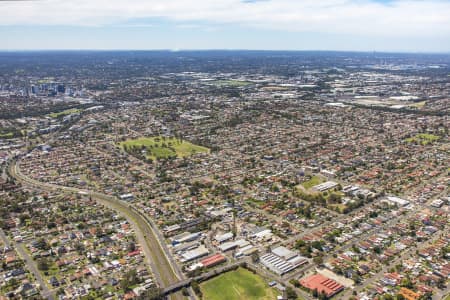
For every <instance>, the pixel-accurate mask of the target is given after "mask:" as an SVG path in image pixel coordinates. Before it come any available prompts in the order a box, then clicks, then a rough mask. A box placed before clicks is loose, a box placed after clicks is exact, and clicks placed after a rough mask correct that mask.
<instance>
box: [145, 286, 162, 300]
mask: <svg viewBox="0 0 450 300" xmlns="http://www.w3.org/2000/svg"><path fill="white" fill-rule="evenodd" d="M139 299H142V300H163V299H164V295H163V291H162V289H160V288H158V287H153V288H150V289H148V290H146V291H144V292H143V293H142V294H141V295H139Z"/></svg>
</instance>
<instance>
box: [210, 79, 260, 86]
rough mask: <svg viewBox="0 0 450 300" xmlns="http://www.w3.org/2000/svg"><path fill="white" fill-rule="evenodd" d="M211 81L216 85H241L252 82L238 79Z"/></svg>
mask: <svg viewBox="0 0 450 300" xmlns="http://www.w3.org/2000/svg"><path fill="white" fill-rule="evenodd" d="M212 83H213V84H215V85H217V86H233V87H241V86H247V85H250V84H252V83H251V82H248V81H240V80H216V81H212Z"/></svg>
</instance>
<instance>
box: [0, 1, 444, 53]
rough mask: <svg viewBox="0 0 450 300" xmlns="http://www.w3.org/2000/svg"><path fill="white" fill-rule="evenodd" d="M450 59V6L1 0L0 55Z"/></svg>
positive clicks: (429, 3) (430, 3)
mask: <svg viewBox="0 0 450 300" xmlns="http://www.w3.org/2000/svg"><path fill="white" fill-rule="evenodd" d="M46 49H52V50H57V49H92V50H96V49H97V50H128V49H136V50H154V49H170V50H184V49H186V50H195V49H202V50H203V49H249V50H343V51H389V52H445V53H450V0H30V1H14V0H0V50H46Z"/></svg>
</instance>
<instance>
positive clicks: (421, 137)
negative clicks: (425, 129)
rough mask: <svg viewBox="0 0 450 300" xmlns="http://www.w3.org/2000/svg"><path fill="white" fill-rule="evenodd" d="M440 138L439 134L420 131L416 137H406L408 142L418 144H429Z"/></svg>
mask: <svg viewBox="0 0 450 300" xmlns="http://www.w3.org/2000/svg"><path fill="white" fill-rule="evenodd" d="M439 139H440V137H439V136H437V135H433V134H428V133H419V134H418V135H416V136H415V137H410V138H408V139H406V141H407V142H408V143H417V144H421V145H427V144H430V143H433V142H435V141H437V140H439Z"/></svg>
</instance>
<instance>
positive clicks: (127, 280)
mask: <svg viewBox="0 0 450 300" xmlns="http://www.w3.org/2000/svg"><path fill="white" fill-rule="evenodd" d="M137 283H139V279H138V276H137V272H136V270H135V269H132V270H130V271H128V272H127V273H125V275H124V277H123V278H122V280H121V281H120V287H121V288H122V289H123V290H128V289H130V287H131V286H132V285H135V284H137Z"/></svg>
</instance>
